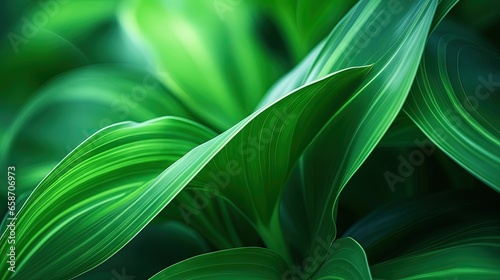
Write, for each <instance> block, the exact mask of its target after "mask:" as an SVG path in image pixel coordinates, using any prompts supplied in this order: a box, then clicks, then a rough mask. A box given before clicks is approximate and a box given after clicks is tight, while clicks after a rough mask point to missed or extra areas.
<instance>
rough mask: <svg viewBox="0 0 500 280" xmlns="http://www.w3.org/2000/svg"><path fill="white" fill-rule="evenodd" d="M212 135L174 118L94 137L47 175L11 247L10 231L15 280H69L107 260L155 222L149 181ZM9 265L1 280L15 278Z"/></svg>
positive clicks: (109, 129) (4, 237)
mask: <svg viewBox="0 0 500 280" xmlns="http://www.w3.org/2000/svg"><path fill="white" fill-rule="evenodd" d="M214 136H215V134H214V133H213V132H212V131H210V130H208V129H206V128H204V127H202V126H200V125H198V124H196V123H194V122H191V121H187V120H184V119H180V118H175V117H164V118H160V119H156V120H154V121H149V122H146V123H141V124H137V123H132V122H125V123H120V124H116V125H112V126H109V127H107V128H106V129H104V130H101V131H99V132H98V133H96V134H94V135H93V136H92V137H90V138H89V139H87V140H86V141H85V142H84V143H82V144H81V145H80V146H78V147H77V149H76V150H74V151H73V152H72V153H70V154H69V155H68V156H67V157H66V158H64V160H62V161H61V162H60V163H59V164H58V165H57V166H56V167H55V168H54V169H53V170H52V171H51V172H50V173H49V174H48V175H47V177H45V178H44V180H43V181H42V182H41V183H40V184H39V185H38V186H37V188H36V189H35V190H34V191H33V193H32V194H31V196H30V197H29V198H28V200H27V202H26V204H25V205H24V206H23V208H22V209H21V210H20V211H19V212H18V213H17V216H16V218H17V220H16V221H15V222H16V243H15V244H12V245H10V244H9V243H8V242H7V237H8V234H9V231H8V230H6V231H5V232H3V235H2V237H1V239H0V240H1V242H2V245H1V246H2V247H1V249H2V250H4V251H5V252H7V251H8V250H9V249H8V248H9V247H10V246H15V248H16V258H17V262H16V272H15V274H13V275H12V278H13V279H26V278H29V279H47V278H50V277H51V275H57V276H58V277H60V278H71V277H73V276H76V275H78V274H80V273H83V272H85V271H86V270H88V269H90V268H92V267H94V266H96V265H98V264H99V263H101V262H103V261H104V260H106V259H107V258H109V257H110V256H111V255H112V254H113V253H115V252H116V251H118V250H119V249H120V248H121V247H123V246H124V245H125V244H126V243H127V242H128V241H129V240H130V239H131V238H132V237H134V236H135V235H136V234H137V233H138V232H139V231H140V230H141V229H142V228H143V227H144V226H145V225H146V224H147V222H149V220H150V219H140V218H141V214H142V213H143V211H146V210H147V208H146V207H144V206H145V205H148V204H153V202H154V201H158V197H157V196H148V195H147V193H146V191H147V189H148V188H149V183H150V181H151V180H152V179H154V178H155V177H156V176H157V175H158V174H159V173H161V172H162V171H163V170H164V169H165V168H167V167H168V166H169V165H170V164H172V163H173V162H175V161H176V160H177V159H179V158H180V157H182V156H183V155H184V154H186V153H187V152H188V151H189V150H191V149H192V148H194V147H195V146H197V145H199V144H201V143H202V142H204V141H207V140H208V139H210V138H212V137H214ZM163 206H164V205H163ZM146 213H147V214H150V213H149V212H147V211H146ZM21 240H22V242H21ZM6 265H7V263H6V262H4V264H2V272H1V275H2V277H1V278H3V279H5V278H6V277H7V274H8V273H10V272H9V271H8V270H7V268H6Z"/></svg>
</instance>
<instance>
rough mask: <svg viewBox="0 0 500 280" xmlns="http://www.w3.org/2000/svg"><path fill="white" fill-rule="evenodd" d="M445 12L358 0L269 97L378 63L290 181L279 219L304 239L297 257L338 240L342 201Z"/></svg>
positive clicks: (419, 4)
mask: <svg viewBox="0 0 500 280" xmlns="http://www.w3.org/2000/svg"><path fill="white" fill-rule="evenodd" d="M440 8H441V7H439V6H437V1H410V2H408V1H404V2H400V1H361V2H359V3H358V4H357V5H356V6H355V7H354V8H353V9H352V10H351V11H350V12H349V13H348V14H347V15H346V16H345V18H344V19H343V20H342V21H341V22H340V23H339V25H338V26H337V27H336V28H335V29H334V30H333V31H332V33H331V34H330V36H329V37H328V38H327V39H326V41H325V42H324V43H323V44H324V46H323V48H322V49H321V50H319V51H318V55H317V58H314V57H310V60H306V61H305V62H304V63H303V64H302V65H300V66H299V67H298V68H297V73H294V74H293V75H290V76H288V77H287V78H285V79H283V80H282V81H281V84H279V85H278V86H276V87H275V88H274V89H273V90H272V91H271V92H270V93H269V96H273V95H277V96H279V95H280V94H282V90H283V89H284V88H286V87H288V86H290V84H293V83H300V81H302V82H304V81H308V80H309V79H311V78H313V77H315V76H316V75H322V74H323V73H325V72H327V71H328V70H335V69H338V68H342V67H346V66H347V65H357V64H365V63H374V68H373V70H372V72H370V75H369V76H368V77H367V78H366V79H365V80H364V81H363V84H362V85H361V86H360V89H359V91H358V93H357V95H356V97H355V98H353V100H352V101H351V102H350V103H349V104H347V105H346V106H345V107H344V108H343V110H342V111H341V112H339V113H338V115H337V116H336V118H334V119H332V120H331V121H330V122H329V123H328V125H327V126H325V128H324V129H323V130H322V131H321V134H319V135H318V136H317V137H316V138H315V140H314V142H313V143H312V145H311V146H310V147H309V148H308V150H307V151H306V152H305V153H304V155H303V156H302V158H301V160H300V162H299V163H298V165H297V167H296V170H295V177H293V179H292V180H290V183H289V184H290V185H289V186H288V188H287V193H288V194H287V195H286V198H285V199H284V205H283V214H282V215H283V216H284V217H287V218H286V219H285V220H284V221H285V222H287V223H288V224H287V225H286V226H287V227H288V229H290V230H292V231H294V232H295V233H296V234H295V236H296V238H299V240H300V241H299V240H291V242H290V243H291V244H292V246H295V247H296V248H295V250H296V251H297V254H298V255H299V256H301V257H303V256H308V255H311V254H312V251H311V250H313V249H314V248H313V246H314V244H313V242H314V240H316V239H317V238H326V239H328V240H327V241H329V242H330V241H332V240H333V239H334V238H335V234H336V230H335V224H334V220H335V219H336V215H337V214H336V213H337V210H336V204H337V203H338V202H337V199H338V196H339V194H340V192H341V190H342V188H343V187H344V186H345V184H346V183H347V182H348V180H349V179H350V178H351V176H352V175H353V174H354V172H356V170H357V169H358V168H359V167H360V166H361V164H362V163H363V161H364V160H365V159H366V158H367V157H368V155H369V154H370V153H371V151H372V150H373V149H374V148H375V146H376V145H377V143H378V142H379V140H380V139H381V138H382V136H383V135H384V133H385V132H386V131H387V129H388V128H389V126H390V125H391V123H392V122H393V120H394V119H395V118H396V116H397V115H398V113H399V111H400V109H401V107H402V106H403V102H404V100H405V98H406V96H407V93H408V92H409V90H410V87H411V84H412V82H413V78H414V75H415V73H416V71H417V68H418V65H419V62H420V58H421V54H422V52H423V49H424V46H425V42H426V39H427V37H428V34H429V31H430V28H431V23H432V21H433V20H434V17H435V12H436V10H439V9H440ZM374 42H377V44H376V45H374V44H373V43H374ZM325 170H327V172H325ZM298 205H300V206H298ZM328 217H330V218H328ZM332 219H333V221H332ZM299 225H300V226H299ZM304 225H307V226H304ZM304 239H305V240H306V241H305V242H304V241H303V240H304ZM297 245H298V246H297Z"/></svg>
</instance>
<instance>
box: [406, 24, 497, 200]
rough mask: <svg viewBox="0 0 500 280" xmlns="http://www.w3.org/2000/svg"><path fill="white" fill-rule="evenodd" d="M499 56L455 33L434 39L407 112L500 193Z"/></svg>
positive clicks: (477, 175) (446, 148)
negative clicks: (499, 169) (499, 167)
mask: <svg viewBox="0 0 500 280" xmlns="http://www.w3.org/2000/svg"><path fill="white" fill-rule="evenodd" d="M499 66H500V56H499V55H498V54H497V53H494V52H492V51H491V50H489V49H487V48H485V47H482V46H480V45H478V44H476V43H474V42H472V41H470V40H468V39H466V38H463V37H461V36H460V35H457V34H456V33H454V32H439V30H438V31H436V32H435V33H434V35H433V36H432V37H431V39H430V41H429V44H428V46H427V49H426V52H425V54H424V58H423V61H422V64H421V66H420V69H419V72H418V74H417V78H416V81H415V83H414V85H413V88H412V91H411V95H410V97H409V98H408V101H407V103H406V105H405V107H404V110H405V111H406V112H407V113H408V115H409V116H410V117H411V118H412V119H413V120H414V121H415V123H416V124H417V125H418V126H419V127H420V128H421V129H422V131H423V132H424V133H425V134H426V135H427V136H428V137H429V138H430V139H431V140H432V141H433V142H434V143H435V144H436V145H437V146H438V147H439V148H440V149H441V150H443V151H444V152H445V153H446V154H447V155H449V156H450V157H451V158H452V159H454V160H455V161H456V162H457V163H458V164H460V165H461V166H463V167H464V168H465V169H467V170H468V171H469V172H471V173H472V174H473V175H474V176H476V177H477V178H479V179H480V180H482V181H483V182H485V183H486V184H488V185H489V186H491V187H492V188H493V189H495V190H497V191H500V173H499V172H498V166H500V130H499V127H500V114H499V112H500V111H499V110H498V108H499V106H500V98H499V95H498V92H499V90H500V67H499Z"/></svg>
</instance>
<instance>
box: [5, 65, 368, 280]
mask: <svg viewBox="0 0 500 280" xmlns="http://www.w3.org/2000/svg"><path fill="white" fill-rule="evenodd" d="M369 70H370V67H360V68H352V69H346V70H344V71H340V72H337V73H335V74H332V75H330V76H328V77H326V78H325V79H323V80H320V81H318V82H316V83H313V84H311V85H309V86H306V87H303V88H301V89H299V90H297V91H296V92H293V93H291V94H290V95H289V96H287V97H285V98H282V99H281V100H279V101H277V102H276V103H275V104H273V106H269V107H267V108H264V109H262V110H260V111H258V112H255V113H254V114H252V115H250V116H249V117H248V118H246V119H245V120H243V121H241V122H240V123H239V124H238V125H236V126H234V127H233V128H232V129H230V130H228V131H226V132H225V133H223V134H221V135H219V136H218V137H216V138H214V139H212V140H210V141H208V142H206V143H205V144H202V145H200V146H198V147H196V148H194V149H193V150H191V151H190V152H189V153H187V154H186V155H185V156H184V157H182V158H181V159H179V160H177V159H178V158H179V157H180V156H182V155H183V154H184V153H185V152H187V151H188V150H190V149H191V148H193V147H194V146H195V145H197V144H199V143H200V142H203V141H206V140H207V139H208V138H210V137H213V133H212V132H210V131H208V130H207V129H205V128H203V127H201V126H199V125H196V124H194V123H192V122H188V121H185V120H181V119H178V118H166V119H160V120H157V121H151V122H147V123H145V124H142V125H141V124H139V125H136V124H131V123H124V124H119V125H115V126H111V127H109V128H107V129H105V130H103V131H101V132H100V133H98V134H96V135H94V136H93V137H91V138H89V139H88V140H87V141H85V142H84V143H83V144H82V145H81V146H79V147H78V148H77V149H76V150H75V151H74V152H73V153H71V154H70V155H69V156H68V157H67V158H65V159H64V160H63V161H62V162H61V163H60V164H59V165H58V166H57V167H56V168H55V169H54V170H53V171H52V172H51V173H50V174H49V175H48V176H47V177H46V178H45V179H44V180H43V181H42V182H41V183H40V185H39V186H38V187H37V188H36V189H35V190H34V191H33V193H32V195H31V196H30V197H29V198H28V200H27V202H26V204H25V207H24V208H23V209H21V211H20V212H19V213H18V215H17V223H18V224H19V226H18V228H17V238H19V239H24V242H23V243H21V244H18V246H19V248H18V249H16V250H17V256H18V258H19V263H18V264H17V265H18V266H17V269H18V271H17V272H16V274H14V275H13V276H14V278H18V279H22V278H23V277H25V276H26V277H27V275H29V278H30V279H43V278H46V276H47V275H54V274H55V275H58V276H60V277H62V278H68V277H72V276H75V275H77V274H79V273H82V272H84V271H86V270H88V269H90V268H92V267H94V266H96V265H97V264H99V263H101V262H103V261H104V260H105V259H106V258H108V257H109V256H110V255H112V254H113V253H115V252H116V251H117V250H119V249H120V248H121V247H123V246H124V245H125V244H126V243H127V242H128V241H129V240H130V239H131V238H133V237H134V236H135V235H136V234H137V232H139V231H140V230H141V229H142V228H143V227H144V226H145V225H146V224H147V223H148V222H149V221H151V220H152V219H153V218H154V217H155V216H156V215H157V214H158V213H159V212H160V211H161V210H162V209H163V208H164V207H165V206H166V205H167V204H168V203H169V202H170V201H171V200H172V199H173V198H174V197H175V196H176V195H177V194H178V193H179V192H180V191H181V190H182V189H183V188H184V187H185V186H186V185H187V184H188V183H189V182H191V181H192V180H193V178H194V177H196V180H194V181H193V182H191V183H192V184H193V185H197V184H200V183H203V184H206V182H211V181H210V180H214V179H213V176H214V175H211V174H212V172H215V174H216V176H218V175H220V176H219V177H218V178H219V180H220V179H221V176H229V173H227V172H231V175H232V176H233V177H230V181H231V183H232V184H231V185H232V186H233V187H231V188H227V189H225V190H224V192H225V193H226V194H227V196H228V197H231V199H234V201H235V203H236V204H237V205H238V207H240V208H241V209H242V211H243V212H244V213H246V214H247V215H248V216H250V217H252V218H253V220H254V221H255V222H256V224H258V225H260V227H258V228H261V229H265V230H266V229H267V230H269V228H271V229H272V230H276V229H275V228H274V227H275V225H272V226H271V225H269V224H268V223H269V220H270V219H271V216H272V215H273V214H272V213H273V210H274V209H276V208H277V204H278V199H279V196H280V192H281V189H280V186H283V183H282V182H284V181H285V179H286V176H287V175H288V172H289V170H290V167H291V166H292V162H293V160H294V157H295V158H296V157H298V155H299V154H300V153H301V149H303V148H304V147H305V145H307V143H308V140H309V139H310V138H311V137H312V136H313V135H314V133H315V132H316V131H318V130H319V129H320V128H321V125H322V123H324V122H326V120H327V119H329V118H330V116H331V113H330V111H329V110H326V108H325V107H326V106H324V104H330V103H334V104H339V106H342V104H344V103H345V102H346V100H348V99H349V98H350V97H351V96H350V95H349V94H348V93H351V92H354V91H355V89H356V87H357V85H358V84H359V83H360V82H361V81H362V80H363V78H364V77H365V76H366V74H367V73H368V72H369ZM340 93H342V94H340ZM346 93H347V94H346ZM283 114H289V115H290V116H294V117H291V118H290V117H288V119H285V121H282V122H279V120H278V117H282V116H283ZM269 127H271V128H273V129H274V130H271V133H270V135H268V134H266V136H264V137H266V138H263V132H264V129H268V128H269ZM297 127H301V128H302V127H303V128H307V129H306V130H305V131H300V133H299V132H297V131H296V130H295V129H296V128H297ZM248 137H258V139H268V140H269V142H268V143H269V145H268V146H267V147H266V148H265V149H262V150H261V151H260V154H259V156H260V158H261V160H255V161H254V162H253V163H254V164H255V165H250V163H251V162H250V161H248V159H249V157H248V155H246V154H244V153H239V150H238V147H239V144H240V143H241V142H242V140H244V139H246V138H248ZM117 145H118V147H117ZM276 146H280V147H284V146H288V147H290V153H288V152H286V153H281V151H282V150H277V149H275V147H276ZM270 159H272V160H273V165H272V166H273V168H270V169H268V170H267V173H261V174H262V176H260V177H256V176H249V175H251V174H255V173H254V172H255V170H254V169H255V168H257V170H258V171H259V172H261V171H262V169H261V168H260V166H261V165H260V164H267V165H269V164H270ZM176 160H177V161H176ZM148 161H150V162H160V163H163V164H165V165H164V167H166V166H167V165H168V163H172V162H174V161H175V163H174V164H172V165H171V166H170V167H168V168H167V169H166V170H165V171H163V172H162V173H161V174H160V175H158V176H156V175H157V174H158V173H157V172H159V171H160V170H161V168H160V169H156V168H158V167H159V166H157V165H156V164H148ZM233 161H234V162H233ZM228 164H229V165H228ZM235 164H236V165H239V166H240V167H241V168H240V169H241V171H237V170H238V169H237V168H235ZM96 165H97V166H100V170H95V169H94V168H91V167H93V166H96ZM252 166H253V168H252ZM236 167H237V166H236ZM243 167H245V168H243ZM219 168H221V170H222V171H224V172H226V173H222V171H221V170H219ZM235 172H236V173H235ZM111 175H113V176H111ZM132 175H133V176H132ZM196 175H198V176H196ZM155 176H156V178H155ZM131 180H132V181H131ZM224 180H225V179H224ZM280 182H281V183H280ZM237 183H239V184H237ZM68 186H70V187H68ZM249 186H252V188H249ZM256 186H259V188H257V187H256ZM227 191H232V192H233V196H231V195H230V194H228V193H227ZM221 192H222V190H221ZM242 193H248V194H247V196H253V197H257V196H258V197H259V198H260V199H261V201H262V204H261V205H259V208H257V209H258V212H257V211H256V209H255V208H254V206H255V205H254V204H252V203H248V200H246V199H243V198H242V197H241V194H242ZM238 196H240V197H239V199H240V201H241V203H239V202H240V201H238V200H237V197H238ZM260 206H262V207H260ZM254 211H255V212H254ZM274 212H276V211H274ZM265 230H264V231H263V232H264V233H265ZM266 237H267V238H268V239H267V241H268V243H269V244H270V245H271V246H270V247H273V246H274V247H277V248H278V249H279V250H282V252H281V253H282V254H283V255H285V257H286V252H283V251H285V250H286V249H285V248H284V247H283V246H281V245H280V242H279V240H278V241H275V240H273V239H272V238H274V237H276V235H272V234H269V235H268V236H266ZM279 237H280V236H278V238H279ZM6 238H7V231H6V232H4V234H3V235H2V238H1V240H0V241H2V245H1V246H3V247H2V248H3V250H4V251H6V246H8V243H7V241H6ZM273 242H276V244H274V243H273ZM75 244H77V245H75ZM41 256H43V257H41ZM47 256H50V257H47ZM63 263H64V265H63ZM3 266H6V263H4V264H3ZM7 272H8V271H7V269H6V268H5V267H4V269H3V272H2V273H4V274H3V275H4V277H5V275H6V273H7Z"/></svg>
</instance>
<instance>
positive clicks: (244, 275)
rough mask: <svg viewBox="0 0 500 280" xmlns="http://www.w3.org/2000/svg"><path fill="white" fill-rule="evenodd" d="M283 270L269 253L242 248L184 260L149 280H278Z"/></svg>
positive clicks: (267, 250)
mask: <svg viewBox="0 0 500 280" xmlns="http://www.w3.org/2000/svg"><path fill="white" fill-rule="evenodd" d="M286 267H287V264H286V262H285V261H284V260H283V258H281V257H280V255H278V254H276V253H275V252H273V251H272V250H269V249H264V248H251V247H250V248H249V247H243V248H235V249H228V250H223V251H217V252H213V253H207V254H203V255H199V256H196V257H193V258H190V259H187V260H185V261H182V262H180V263H177V264H174V265H172V266H170V267H168V268H166V269H164V270H162V271H160V272H158V273H157V274H156V275H154V276H153V277H151V278H150V279H151V280H160V279H165V280H166V279H282V275H283V272H284V271H285V270H286Z"/></svg>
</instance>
